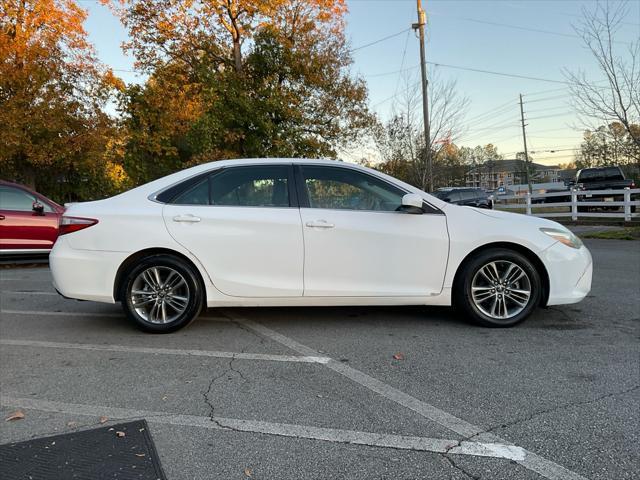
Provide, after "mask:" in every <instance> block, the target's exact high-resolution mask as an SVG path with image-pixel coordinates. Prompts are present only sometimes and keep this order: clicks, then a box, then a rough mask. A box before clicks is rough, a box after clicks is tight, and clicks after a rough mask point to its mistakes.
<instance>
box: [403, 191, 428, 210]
mask: <svg viewBox="0 0 640 480" xmlns="http://www.w3.org/2000/svg"><path fill="white" fill-rule="evenodd" d="M422 204H423V200H422V197H421V196H420V195H418V194H417V193H407V194H406V195H404V196H403V197H402V205H401V207H400V209H401V210H402V211H403V212H406V213H414V214H421V213H424V210H423V209H422Z"/></svg>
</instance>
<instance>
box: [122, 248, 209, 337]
mask: <svg viewBox="0 0 640 480" xmlns="http://www.w3.org/2000/svg"><path fill="white" fill-rule="evenodd" d="M120 299H121V301H122V306H123V308H124V311H125V312H126V314H127V317H129V319H130V320H132V321H133V322H134V323H135V324H136V326H138V328H140V329H142V330H144V331H146V332H152V333H169V332H174V331H176V330H178V329H180V328H183V327H185V326H187V325H188V324H189V323H191V322H192V321H193V320H194V319H195V318H196V317H197V316H198V315H199V314H200V311H201V310H202V308H203V305H204V289H203V287H202V284H201V281H200V278H199V276H198V274H197V272H195V271H194V269H193V267H191V266H190V265H188V264H187V263H186V262H184V261H182V260H180V259H178V258H176V257H173V256H171V255H153V256H150V257H146V258H144V259H142V260H141V261H140V262H138V263H137V264H136V265H135V266H134V267H133V268H131V269H130V270H129V271H128V272H127V274H126V276H125V278H124V281H123V283H122V291H121V295H120Z"/></svg>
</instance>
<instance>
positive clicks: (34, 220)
mask: <svg viewBox="0 0 640 480" xmlns="http://www.w3.org/2000/svg"><path fill="white" fill-rule="evenodd" d="M63 212H64V207H62V206H60V205H58V204H57V203H56V202H54V201H53V200H49V199H48V198H47V197H45V196H43V195H40V194H39V193H37V192H34V191H33V190H30V189H29V188H27V187H25V186H23V185H18V184H17V183H11V182H5V181H4V180H0V255H2V256H4V255H25V254H43V253H49V252H50V251H51V248H52V247H53V244H54V243H55V241H56V238H58V223H59V221H60V217H61V216H62V213H63Z"/></svg>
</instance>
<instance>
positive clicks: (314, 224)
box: [305, 220, 335, 228]
mask: <svg viewBox="0 0 640 480" xmlns="http://www.w3.org/2000/svg"><path fill="white" fill-rule="evenodd" d="M305 225H306V226H307V227H311V228H333V227H335V225H334V224H333V223H329V222H327V221H326V220H316V221H315V222H307V223H306V224H305Z"/></svg>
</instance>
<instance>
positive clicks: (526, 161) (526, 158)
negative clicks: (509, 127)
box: [520, 94, 532, 193]
mask: <svg viewBox="0 0 640 480" xmlns="http://www.w3.org/2000/svg"><path fill="white" fill-rule="evenodd" d="M520 121H521V122H522V141H523V142H524V175H525V179H526V182H527V185H528V186H529V193H531V192H532V188H531V181H530V180H529V154H528V152H527V133H526V131H525V128H524V127H525V126H526V125H525V123H524V107H523V105H522V94H520Z"/></svg>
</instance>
